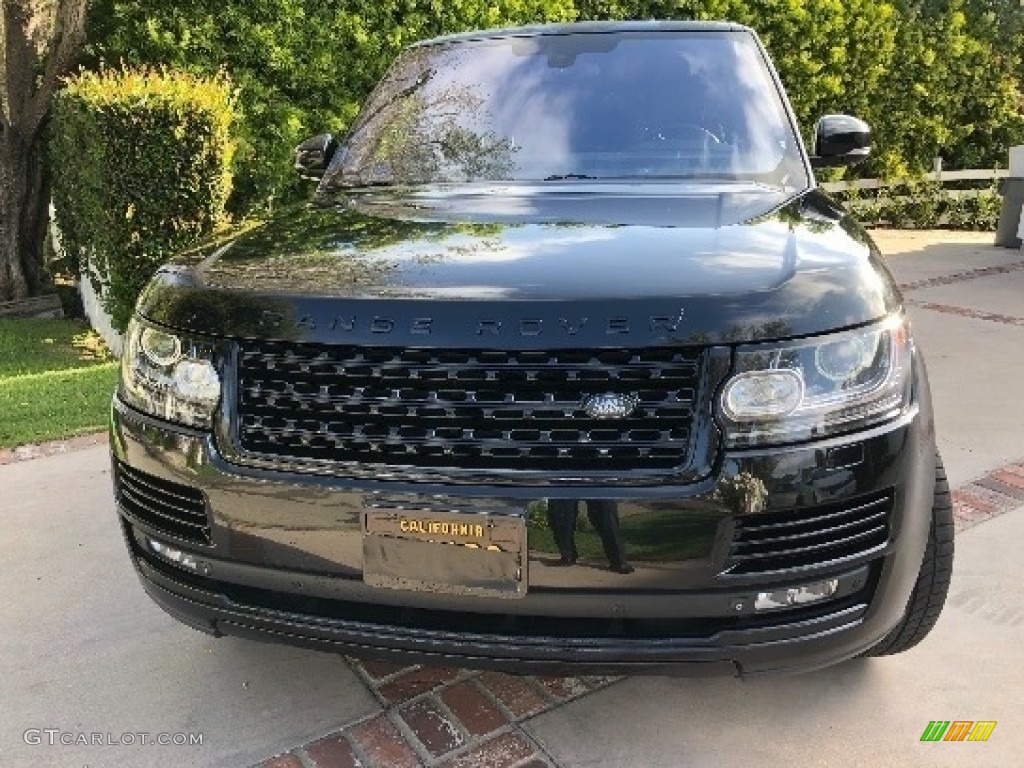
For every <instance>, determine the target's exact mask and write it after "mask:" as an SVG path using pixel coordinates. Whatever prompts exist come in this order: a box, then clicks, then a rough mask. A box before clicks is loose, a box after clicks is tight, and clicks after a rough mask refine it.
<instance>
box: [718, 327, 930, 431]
mask: <svg viewBox="0 0 1024 768" xmlns="http://www.w3.org/2000/svg"><path fill="white" fill-rule="evenodd" d="M910 365H911V342H910V333H909V331H908V329H907V326H906V322H905V321H904V319H903V318H902V317H897V316H893V317H890V318H888V319H887V320H885V321H884V322H882V323H878V324H876V325H871V326H868V327H865V328H860V329H857V330H855V331H845V332H843V333H836V334H832V335H829V336H819V337H817V338H812V339H800V340H798V341H790V342H784V343H779V344H759V345H750V346H744V347H740V348H739V350H737V354H736V369H735V371H734V373H733V376H732V377H731V378H730V379H729V380H728V382H727V383H726V385H725V387H724V389H723V390H722V395H721V398H720V401H719V413H720V416H721V419H722V421H723V423H724V426H725V431H726V440H727V443H728V444H729V445H730V446H734V447H735V446H750V445H766V444H772V443H788V442H796V441H800V440H809V439H812V438H817V437H822V436H825V435H832V434H837V433H841V432H849V431H851V430H856V429H863V428H865V427H869V426H871V425H873V424H879V423H881V422H884V421H888V420H890V419H893V418H895V417H896V416H899V415H900V414H901V413H903V411H904V410H905V409H906V407H907V406H908V404H909V403H910V391H911V375H910Z"/></svg>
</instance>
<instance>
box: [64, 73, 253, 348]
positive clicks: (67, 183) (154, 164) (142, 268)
mask: <svg viewBox="0 0 1024 768" xmlns="http://www.w3.org/2000/svg"><path fill="white" fill-rule="evenodd" d="M235 119H236V114H235V97H234V94H233V90H232V87H231V85H230V83H229V82H228V81H227V79H226V78H224V77H223V76H216V77H213V78H200V77H194V76H191V75H187V74H171V73H168V72H158V71H142V70H139V71H130V70H123V71H121V70H108V69H103V70H100V71H99V72H92V73H89V72H83V73H82V74H80V75H78V76H77V77H75V78H73V79H72V80H71V81H70V82H69V83H68V86H67V87H66V88H65V89H64V90H63V91H62V92H61V93H60V95H59V96H58V98H57V101H56V104H55V106H54V130H53V139H52V146H51V156H52V157H53V158H54V163H55V166H56V172H55V174H54V190H53V197H54V204H55V207H56V211H57V220H58V223H59V225H60V228H61V234H62V236H63V239H64V245H65V249H66V251H67V252H68V253H69V254H70V255H71V256H72V258H83V257H84V258H86V259H87V260H88V266H89V267H90V268H91V269H92V271H93V272H94V273H95V274H96V276H97V277H98V279H99V281H100V283H101V284H102V291H103V297H104V303H105V307H106V309H107V311H108V312H109V313H110V315H111V318H112V321H113V324H114V326H115V327H116V328H118V329H121V330H123V329H124V328H125V327H126V326H127V324H128V320H129V319H130V317H131V313H132V310H133V308H134V306H135V300H136V298H137V297H138V295H139V293H140V291H141V290H142V288H143V287H144V286H145V284H146V282H147V281H148V280H149V278H150V277H151V276H152V275H153V272H154V271H155V270H156V268H157V267H158V266H159V265H160V264H162V263H163V262H164V261H166V260H167V259H168V258H169V257H170V256H171V255H172V254H173V253H174V252H176V251H178V250H179V249H181V248H183V247H185V246H187V245H188V244H190V243H191V242H193V241H195V240H196V239H197V238H199V237H201V236H204V235H207V234H209V233H211V232H212V231H213V230H214V229H215V228H216V227H217V226H218V225H219V224H220V223H221V221H222V218H223V215H224V206H225V203H226V201H227V198H228V195H229V194H230V191H231V163H232V156H233V153H234V142H233V140H232V138H231V126H232V123H233V122H234V121H235ZM79 266H80V265H79Z"/></svg>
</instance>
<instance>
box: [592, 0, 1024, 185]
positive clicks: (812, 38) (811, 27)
mask: <svg viewBox="0 0 1024 768" xmlns="http://www.w3.org/2000/svg"><path fill="white" fill-rule="evenodd" d="M577 7H578V8H579V10H580V17H581V18H682V19H688V18H693V19H727V20H730V21H736V22H740V23H742V24H747V25H749V26H751V27H753V28H754V29H756V30H757V31H758V33H759V34H760V35H761V38H762V39H763V40H764V42H765V45H766V47H767V48H768V51H769V53H770V54H771V55H772V58H773V60H774V61H775V64H776V66H777V67H778V69H779V73H780V75H781V76H782V80H783V82H784V83H785V85H786V89H787V91H788V93H789V96H790V99H791V100H792V102H793V107H794V109H795V111H796V113H797V118H798V120H799V122H800V125H801V127H802V129H803V132H804V136H805V138H806V139H807V140H808V141H809V140H810V138H811V135H810V134H811V130H812V128H813V125H814V122H815V121H816V120H817V119H818V118H819V117H820V116H821V115H824V114H827V113H830V112H846V113H851V114H855V115H857V116H859V117H861V118H863V119H865V120H867V121H868V122H869V123H870V124H871V125H872V127H873V128H874V131H875V139H876V146H875V153H874V156H873V157H872V159H871V160H870V161H869V162H868V163H866V164H864V165H863V166H860V167H859V168H857V169H856V174H855V175H857V176H862V177H864V176H869V177H870V176H907V175H916V174H920V173H922V172H924V171H928V170H931V166H932V159H933V158H934V157H936V156H941V157H943V158H944V159H945V161H946V167H947V168H950V169H953V168H988V167H994V166H996V165H999V164H1005V162H1006V154H1007V151H1008V149H1009V147H1010V146H1012V145H1014V144H1017V143H1019V142H1020V141H1021V137H1022V136H1024V115H1022V113H1021V104H1022V97H1021V92H1020V86H1021V76H1022V75H1024V65H1022V51H1024V34H1022V29H1024V14H1022V13H1021V11H1020V8H1019V4H1018V3H1017V0H926V1H925V2H923V3H921V2H900V1H899V0H897V1H896V2H885V1H884V0H882V1H881V2H879V0H669V1H667V2H666V1H665V0H653V1H652V2H643V1H642V0H623V1H619V2H604V1H602V0H596V1H589V0H578V1H577ZM823 175H829V174H823Z"/></svg>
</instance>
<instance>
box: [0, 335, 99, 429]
mask: <svg viewBox="0 0 1024 768" xmlns="http://www.w3.org/2000/svg"><path fill="white" fill-rule="evenodd" d="M116 383H117V363H116V362H115V361H113V360H112V359H111V357H110V355H109V354H108V353H107V351H106V349H105V347H104V346H103V342H102V341H100V339H99V337H98V336H96V334H95V333H93V332H92V331H91V330H89V328H88V326H86V325H83V324H81V323H79V322H76V321H73V320H35V319H10V320H7V319H5V320H0V448H10V447H12V446H16V445H22V444H24V443H34V442H39V441H42V440H54V439H57V438H62V437H73V436H74V435H80V434H83V433H88V432H96V431H99V430H102V429H103V428H104V427H105V426H106V423H107V416H108V412H109V409H110V396H111V393H112V392H113V391H114V387H115V385H116Z"/></svg>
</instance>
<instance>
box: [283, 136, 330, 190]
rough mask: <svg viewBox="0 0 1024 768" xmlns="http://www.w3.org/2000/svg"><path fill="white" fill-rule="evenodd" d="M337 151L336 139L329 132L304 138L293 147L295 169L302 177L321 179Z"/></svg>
mask: <svg viewBox="0 0 1024 768" xmlns="http://www.w3.org/2000/svg"><path fill="white" fill-rule="evenodd" d="M337 151H338V141H337V139H335V138H334V136H333V135H332V134H330V133H321V134H320V135H318V136H313V137H312V138H309V139H306V140H305V141H304V142H302V143H301V144H299V146H297V147H296V148H295V154H294V156H293V157H294V161H293V164H294V166H295V170H296V171H297V172H298V174H299V176H301V177H302V178H304V179H321V178H323V175H324V173H325V172H326V171H327V166H329V165H330V164H331V158H332V157H334V153H335V152H337Z"/></svg>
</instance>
